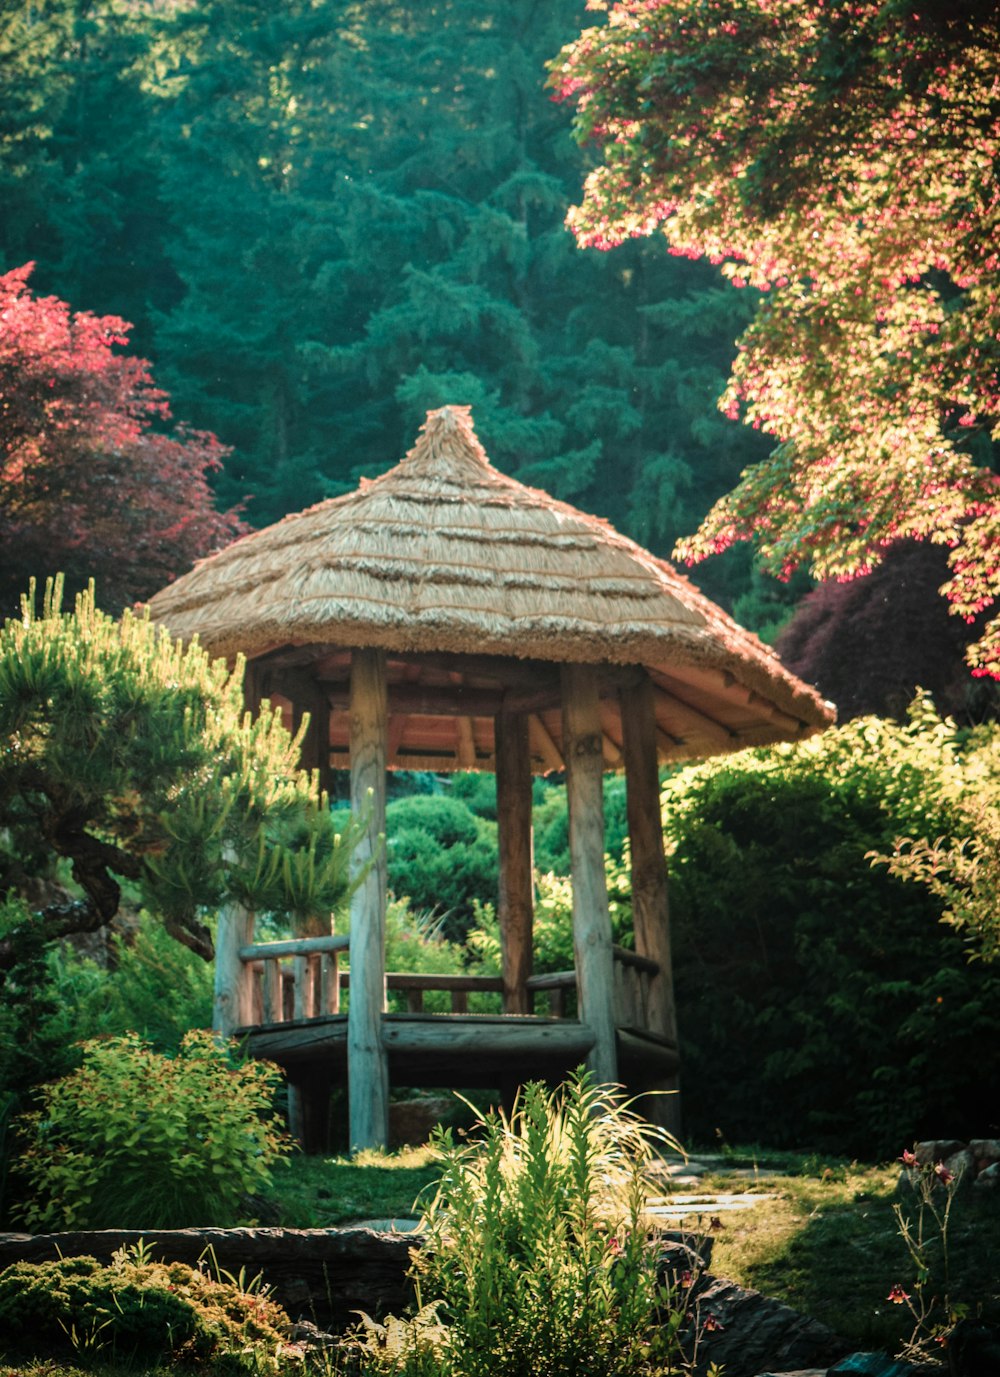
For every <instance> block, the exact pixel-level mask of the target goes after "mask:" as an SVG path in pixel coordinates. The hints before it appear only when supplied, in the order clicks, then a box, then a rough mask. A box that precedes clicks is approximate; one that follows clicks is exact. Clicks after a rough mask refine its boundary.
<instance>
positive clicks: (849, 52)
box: [552, 0, 1000, 678]
mask: <svg viewBox="0 0 1000 1377" xmlns="http://www.w3.org/2000/svg"><path fill="white" fill-rule="evenodd" d="M588 8H589V9H593V10H602V9H606V10H608V11H609V12H608V16H607V22H606V23H605V24H604V25H602V26H600V27H594V28H590V29H587V30H586V31H585V32H584V33H583V34H582V35H581V37H580V38H579V39H578V40H577V41H576V42H575V43H573V44H571V45H569V46H568V47H567V48H565V49H564V50H563V52H562V54H561V55H560V57H559V58H558V59H557V61H556V62H555V63H554V64H553V77H552V80H553V84H554V85H555V87H556V91H557V95H558V96H559V97H561V98H563V99H570V100H572V101H573V102H574V104H575V105H576V108H577V122H576V127H577V133H578V136H579V137H580V138H581V139H587V138H589V139H593V140H595V141H597V142H598V143H599V144H600V146H601V156H602V162H601V164H600V165H599V166H598V167H597V168H596V169H595V170H594V171H593V172H592V173H591V175H590V177H589V178H588V180H587V184H586V188H585V194H584V200H583V203H582V205H581V206H579V207H577V208H576V209H574V210H572V211H571V212H570V217H569V223H570V225H571V227H572V228H573V230H574V232H575V234H576V236H577V239H578V240H579V242H581V243H583V244H586V245H591V246H596V247H601V248H610V247H612V246H614V245H615V244H618V243H621V242H622V241H623V240H624V239H627V238H628V237H630V236H634V235H645V234H651V233H654V232H657V231H659V232H662V233H663V234H665V235H666V237H667V239H668V241H669V243H670V246H671V249H672V251H673V252H675V253H678V254H686V255H689V256H691V257H695V258H697V257H702V256H704V257H707V258H709V259H710V260H711V261H713V262H715V263H718V264H719V265H720V267H721V270H722V272H723V273H725V274H726V275H727V276H728V277H729V278H730V279H731V280H732V281H733V282H734V283H735V284H736V285H737V286H741V287H742V286H749V287H754V288H757V289H758V290H759V291H760V292H761V293H763V295H762V297H761V299H760V307H759V309H758V311H757V315H756V318H755V320H754V323H753V324H752V325H751V326H750V328H749V329H748V330H747V331H746V333H745V334H744V336H743V338H742V340H741V341H740V342H739V345H738V353H737V357H736V360H735V364H734V368H733V376H732V379H731V382H730V386H729V389H728V391H727V393H726V395H725V396H724V397H723V399H722V405H723V407H724V409H725V410H726V411H727V412H728V413H729V414H730V415H733V416H736V415H738V414H742V415H743V416H744V418H745V419H746V420H747V421H749V422H750V423H751V424H753V425H754V426H756V427H758V428H760V429H761V430H763V431H765V432H766V433H768V434H770V435H772V436H774V437H775V439H776V441H777V442H778V443H777V447H776V448H775V449H774V451H773V453H772V455H771V456H770V458H769V459H768V460H767V461H765V462H764V463H761V464H758V465H754V466H753V467H752V468H749V469H748V470H747V471H746V472H745V473H744V474H743V476H742V478H741V480H740V483H739V484H738V486H737V487H736V488H735V490H734V491H733V492H731V493H729V494H727V495H726V496H725V497H724V498H722V499H721V501H719V502H718V503H717V504H716V506H715V507H714V508H713V510H712V511H711V512H710V513H709V515H708V517H707V518H706V520H705V522H704V524H703V526H702V528H701V530H700V531H699V532H698V533H697V535H695V536H693V537H692V538H690V539H688V540H686V541H683V542H682V543H681V545H680V546H679V547H678V553H679V554H680V555H681V557H683V558H686V559H689V560H696V559H701V558H703V557H704V556H705V555H707V554H711V553H713V552H716V551H719V550H723V549H725V548H726V547H727V546H728V545H730V544H731V543H732V542H733V541H734V540H754V541H755V542H756V544H757V546H758V549H759V550H760V552H761V554H762V555H763V557H764V559H765V560H766V562H767V564H768V566H769V567H770V568H771V569H772V570H773V571H774V572H776V573H778V574H779V575H780V574H782V573H787V572H788V571H789V570H791V569H792V568H794V567H796V566H797V565H800V564H809V565H810V566H811V568H812V571H813V573H814V574H815V575H816V576H817V577H818V578H821V579H828V578H850V577H853V576H855V575H857V574H863V573H865V572H867V570H869V569H870V568H872V567H874V565H876V564H877V563H878V562H879V560H880V559H881V558H882V555H883V553H884V552H885V551H886V550H887V549H889V548H891V547H892V546H893V545H894V544H895V543H896V542H897V541H899V540H901V539H905V538H916V539H918V540H922V539H929V540H931V541H933V542H937V543H940V544H943V545H946V546H947V547H948V548H949V550H950V551H951V553H950V557H949V572H950V578H949V579H948V581H947V583H946V585H945V587H944V589H943V590H942V591H943V592H944V593H945V596H946V597H947V598H948V600H949V601H950V603H951V605H952V608H953V610H954V611H955V612H957V613H958V614H959V615H960V616H962V617H964V618H966V619H967V620H968V621H970V622H971V621H972V620H973V619H975V618H977V617H978V616H979V614H980V613H982V612H984V611H985V610H987V609H989V608H992V609H993V612H992V616H991V618H989V619H988V620H986V621H985V623H983V624H982V626H981V635H980V639H979V640H978V641H977V642H975V643H974V644H972V645H970V647H969V650H968V660H969V663H970V664H971V665H972V667H973V673H975V674H980V675H991V676H993V677H996V678H1000V616H997V615H996V604H997V602H998V600H1000V481H998V477H997V474H996V472H995V471H994V450H993V448H992V442H995V441H1000V369H998V358H1000V352H998V338H1000V252H998V249H997V242H998V234H1000V194H998V185H997V178H996V168H997V166H998V163H1000V14H998V12H997V8H996V5H995V3H993V0H989V3H987V2H986V0H966V3H963V4H958V5H957V4H955V3H954V0H920V2H919V3H917V2H916V0H850V3H836V4H834V3H830V2H829V0H616V3H612V4H607V3H605V0H588Z"/></svg>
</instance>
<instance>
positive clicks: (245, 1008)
mask: <svg viewBox="0 0 1000 1377" xmlns="http://www.w3.org/2000/svg"><path fill="white" fill-rule="evenodd" d="M253 918H254V916H253V914H252V913H251V912H250V911H249V910H248V909H245V908H244V907H243V905H242V904H237V903H232V902H231V903H228V904H223V906H222V908H220V910H219V922H218V926H217V927H216V930H215V989H214V998H213V1004H212V1031H213V1032H215V1033H218V1034H220V1036H222V1037H224V1038H230V1037H232V1036H233V1034H234V1033H235V1031H236V1029H237V1028H244V1027H246V1025H247V1024H248V1023H251V1022H252V1021H253V1010H252V995H253V990H252V986H251V980H252V973H251V971H250V967H249V966H247V965H246V964H245V963H244V962H243V961H241V960H240V948H241V947H248V946H250V944H251V943H252V942H253Z"/></svg>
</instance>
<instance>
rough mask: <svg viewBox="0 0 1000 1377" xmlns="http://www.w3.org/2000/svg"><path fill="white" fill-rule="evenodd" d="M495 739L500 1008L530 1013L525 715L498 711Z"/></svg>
mask: <svg viewBox="0 0 1000 1377" xmlns="http://www.w3.org/2000/svg"><path fill="white" fill-rule="evenodd" d="M493 730H494V736H495V741H496V773H497V834H498V845H499V851H500V877H499V894H498V903H497V920H498V922H499V926H500V961H501V973H502V975H503V1011H504V1013H505V1014H530V1013H531V1001H530V996H529V994H528V980H529V978H530V976H531V962H532V938H531V933H532V925H533V920H534V895H533V892H532V889H533V881H532V873H531V872H532V857H531V756H530V747H529V742H528V718H527V716H526V715H525V714H524V713H502V712H501V713H498V715H497V716H496V717H495V718H494V720H493Z"/></svg>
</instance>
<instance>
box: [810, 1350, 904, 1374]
mask: <svg viewBox="0 0 1000 1377" xmlns="http://www.w3.org/2000/svg"><path fill="white" fill-rule="evenodd" d="M917 1371H918V1369H917V1368H915V1367H914V1366H913V1364H912V1363H907V1362H904V1361H903V1360H902V1359H901V1358H890V1357H889V1355H888V1354H887V1353H848V1355H847V1356H846V1357H845V1358H841V1359H840V1361H839V1362H837V1363H834V1365H833V1367H831V1368H830V1370H829V1372H828V1373H827V1377H910V1375H911V1374H916V1372H917Z"/></svg>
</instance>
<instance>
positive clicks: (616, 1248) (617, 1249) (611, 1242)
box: [608, 1236, 622, 1257]
mask: <svg viewBox="0 0 1000 1377" xmlns="http://www.w3.org/2000/svg"><path fill="white" fill-rule="evenodd" d="M608 1252H609V1253H611V1254H613V1256H614V1257H621V1255H622V1245H621V1244H620V1243H619V1242H618V1240H617V1238H615V1237H613V1236H612V1237H611V1238H609V1239H608Z"/></svg>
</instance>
